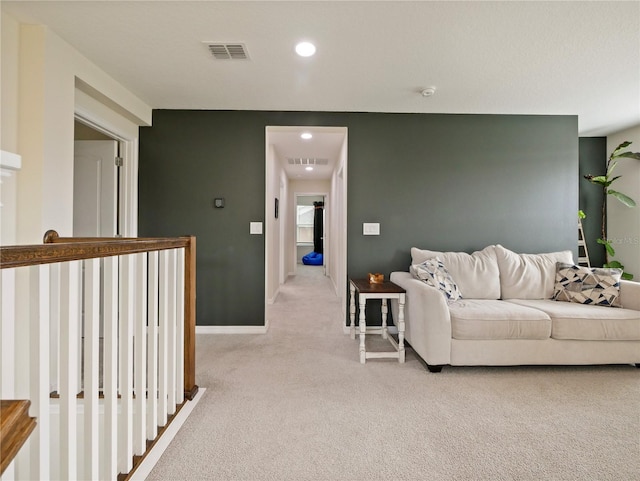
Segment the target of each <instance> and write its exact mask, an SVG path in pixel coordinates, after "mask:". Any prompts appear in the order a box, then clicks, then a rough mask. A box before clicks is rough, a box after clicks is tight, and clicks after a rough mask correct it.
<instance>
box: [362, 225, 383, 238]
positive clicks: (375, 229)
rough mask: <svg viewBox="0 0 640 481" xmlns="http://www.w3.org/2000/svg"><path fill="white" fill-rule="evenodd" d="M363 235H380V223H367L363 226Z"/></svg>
mask: <svg viewBox="0 0 640 481" xmlns="http://www.w3.org/2000/svg"><path fill="white" fill-rule="evenodd" d="M362 235H380V223H378V222H373V223H372V222H365V223H363V224H362Z"/></svg>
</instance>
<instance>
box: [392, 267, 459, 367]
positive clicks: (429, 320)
mask: <svg viewBox="0 0 640 481" xmlns="http://www.w3.org/2000/svg"><path fill="white" fill-rule="evenodd" d="M390 279H391V282H394V283H395V284H397V285H399V286H400V287H402V288H404V289H405V290H406V291H407V295H406V301H405V309H404V320H405V338H406V339H407V342H409V344H411V347H412V348H413V350H414V351H415V352H416V353H418V355H419V356H420V357H421V358H422V359H423V360H424V361H425V362H426V363H427V364H429V365H431V366H438V365H443V364H450V363H451V318H450V316H449V307H448V306H447V302H446V300H445V298H444V296H443V295H442V293H441V292H440V291H438V289H436V288H435V287H431V286H429V285H427V284H426V283H424V282H423V281H421V280H419V279H416V278H415V277H413V276H412V275H411V274H410V273H408V272H392V273H391V277H390ZM391 309H392V313H393V318H394V319H398V301H396V300H392V301H391Z"/></svg>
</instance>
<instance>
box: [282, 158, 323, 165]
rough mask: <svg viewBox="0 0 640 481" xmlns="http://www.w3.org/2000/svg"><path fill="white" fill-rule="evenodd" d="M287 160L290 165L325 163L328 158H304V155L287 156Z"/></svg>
mask: <svg viewBox="0 0 640 481" xmlns="http://www.w3.org/2000/svg"><path fill="white" fill-rule="evenodd" d="M287 160H288V161H289V164H291V165H327V164H329V159H316V158H304V157H296V158H293V157H288V158H287Z"/></svg>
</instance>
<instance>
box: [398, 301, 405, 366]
mask: <svg viewBox="0 0 640 481" xmlns="http://www.w3.org/2000/svg"><path fill="white" fill-rule="evenodd" d="M404 301H405V294H400V297H399V298H398V362H404Z"/></svg>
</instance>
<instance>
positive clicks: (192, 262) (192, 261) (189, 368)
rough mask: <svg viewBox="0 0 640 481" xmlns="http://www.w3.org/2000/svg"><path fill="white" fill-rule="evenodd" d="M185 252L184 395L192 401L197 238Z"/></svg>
mask: <svg viewBox="0 0 640 481" xmlns="http://www.w3.org/2000/svg"><path fill="white" fill-rule="evenodd" d="M187 238H188V243H187V247H186V248H185V252H184V395H185V397H186V398H187V399H189V400H192V399H193V398H194V397H195V395H196V394H197V393H198V386H197V385H196V238H195V236H188V237H187Z"/></svg>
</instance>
